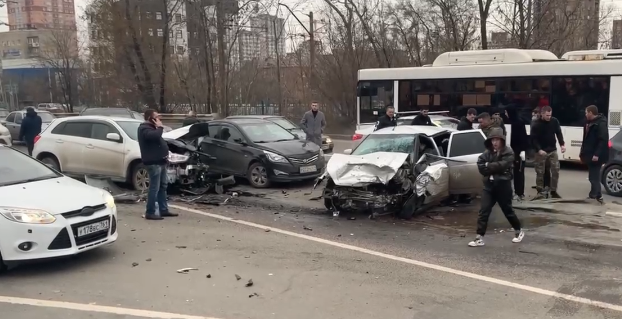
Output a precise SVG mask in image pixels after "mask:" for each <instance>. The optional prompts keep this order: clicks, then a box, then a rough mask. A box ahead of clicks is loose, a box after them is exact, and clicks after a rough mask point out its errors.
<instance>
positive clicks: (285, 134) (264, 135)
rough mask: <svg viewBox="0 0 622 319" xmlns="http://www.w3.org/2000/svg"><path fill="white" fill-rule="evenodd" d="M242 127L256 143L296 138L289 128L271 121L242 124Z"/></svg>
mask: <svg viewBox="0 0 622 319" xmlns="http://www.w3.org/2000/svg"><path fill="white" fill-rule="evenodd" d="M240 128H241V129H242V130H243V131H244V133H246V135H247V136H248V137H249V138H250V140H251V141H253V142H255V143H269V142H277V141H290V140H295V139H296V137H295V136H294V135H293V134H292V133H290V132H289V131H288V130H286V129H284V128H282V127H280V126H278V125H276V124H274V123H271V122H264V123H250V124H241V125H240Z"/></svg>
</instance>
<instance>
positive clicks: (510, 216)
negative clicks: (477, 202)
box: [477, 181, 521, 236]
mask: <svg viewBox="0 0 622 319" xmlns="http://www.w3.org/2000/svg"><path fill="white" fill-rule="evenodd" d="M485 183H491V184H492V185H487V186H488V187H486V186H485V187H484V192H483V193H482V201H481V205H482V206H481V208H480V210H479V215H478V216H477V234H478V235H480V236H484V235H486V228H488V219H489V218H490V214H491V213H492V208H493V207H494V206H495V204H497V203H499V207H501V211H503V215H505V218H507V220H508V221H509V222H510V225H512V228H514V230H517V231H518V230H521V224H520V221H519V220H518V217H517V216H516V214H515V213H514V208H513V207H512V182H511V181H494V182H492V181H491V182H488V181H487V182H485Z"/></svg>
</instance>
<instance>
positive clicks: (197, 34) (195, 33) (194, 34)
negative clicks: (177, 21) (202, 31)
mask: <svg viewBox="0 0 622 319" xmlns="http://www.w3.org/2000/svg"><path fill="white" fill-rule="evenodd" d="M192 36H193V37H194V38H195V39H197V38H199V33H198V32H196V31H194V32H192Z"/></svg>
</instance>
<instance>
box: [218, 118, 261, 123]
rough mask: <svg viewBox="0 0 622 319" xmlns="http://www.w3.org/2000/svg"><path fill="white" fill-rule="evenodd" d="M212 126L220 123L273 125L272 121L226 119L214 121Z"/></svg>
mask: <svg viewBox="0 0 622 319" xmlns="http://www.w3.org/2000/svg"><path fill="white" fill-rule="evenodd" d="M210 123H212V124H218V123H233V124H259V123H272V122H270V121H266V120H263V119H257V118H226V119H222V120H213V121H210Z"/></svg>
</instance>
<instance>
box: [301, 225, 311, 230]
mask: <svg viewBox="0 0 622 319" xmlns="http://www.w3.org/2000/svg"><path fill="white" fill-rule="evenodd" d="M302 229H304V230H308V231H313V229H311V228H310V227H308V226H302Z"/></svg>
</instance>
